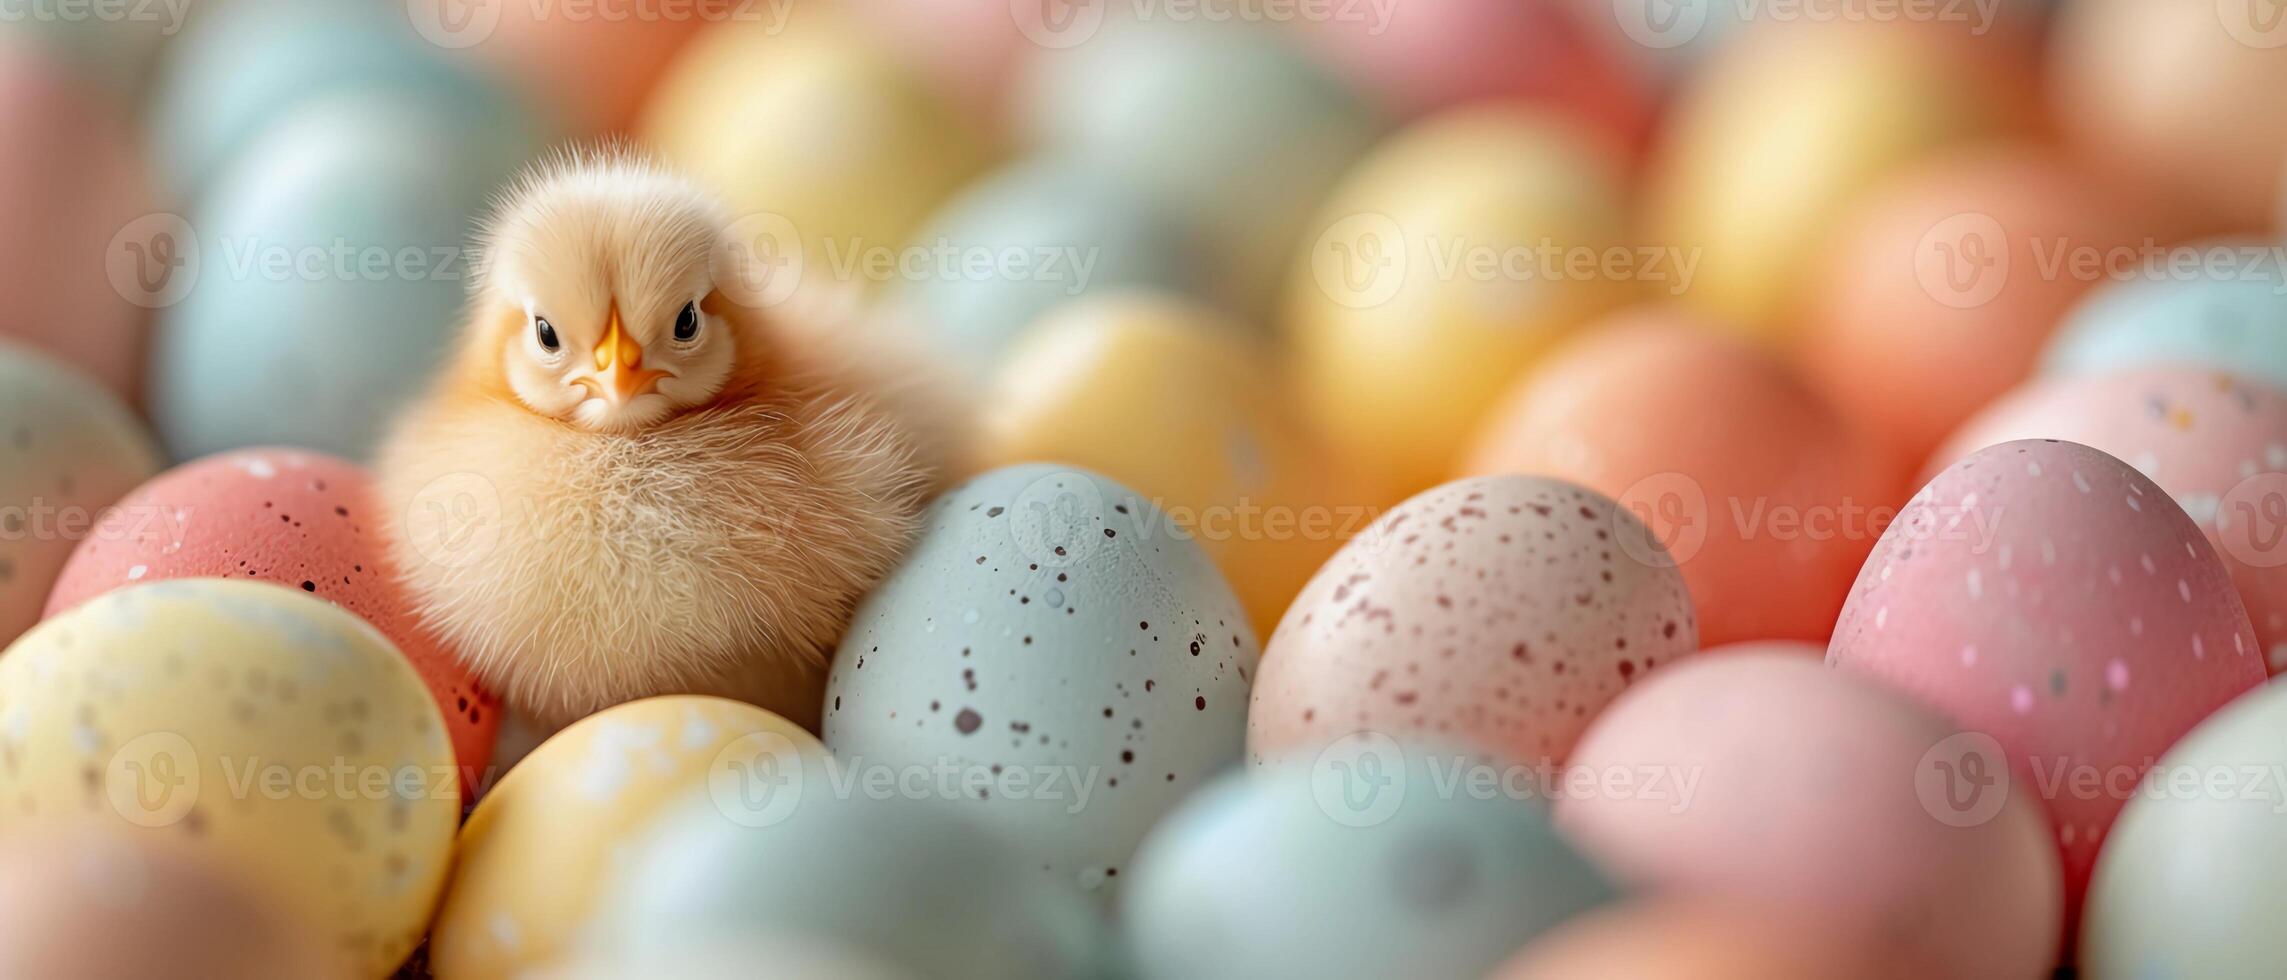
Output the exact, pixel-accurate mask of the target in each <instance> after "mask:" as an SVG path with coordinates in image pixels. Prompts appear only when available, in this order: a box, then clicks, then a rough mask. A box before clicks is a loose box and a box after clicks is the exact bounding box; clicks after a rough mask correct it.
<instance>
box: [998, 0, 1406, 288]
mask: <svg viewBox="0 0 2287 980" xmlns="http://www.w3.org/2000/svg"><path fill="white" fill-rule="evenodd" d="M1111 6H1113V7H1119V5H1111ZM1120 9H1124V8H1120ZM1098 22H1099V24H1098V26H1097V27H1096V28H1095V29H1094V31H1093V33H1090V34H1088V35H1086V39H1085V40H1084V41H1081V42H1080V43H1067V42H1070V41H1073V40H1076V39H1078V38H1079V37H1081V35H1080V34H1078V33H1076V32H1078V31H1080V30H1084V29H1085V27H1084V25H1082V26H1075V27H1074V28H1073V29H1072V31H1073V32H1072V33H1067V34H1065V35H1063V37H1062V38H1061V39H1060V40H1059V45H1060V49H1057V50H1050V51H1047V52H1044V55H1043V56H1042V57H1041V58H1039V59H1038V61H1037V63H1036V64H1035V65H1033V66H1032V69H1031V70H1030V71H1028V72H1027V73H1026V77H1025V78H1023V79H1022V80H1021V81H1020V85H1019V99H1018V110H1017V115H1018V124H1017V125H1018V129H1019V130H1020V131H1021V132H1022V133H1024V134H1025V135H1026V136H1027V137H1029V138H1031V139H1032V140H1034V141H1035V142H1036V143H1038V144H1039V145H1042V146H1047V147H1050V148H1053V149H1055V150H1058V151H1061V152H1066V153H1069V154H1071V155H1072V156H1073V158H1074V159H1076V160H1078V161H1080V162H1081V163H1083V164H1085V165H1086V166H1089V167H1091V168H1095V169H1098V170H1100V171H1102V172H1104V173H1106V174H1110V175H1112V176H1114V177H1117V178H1119V179H1121V180H1123V181H1126V182H1127V183H1129V184H1130V185H1132V186H1134V187H1137V188H1140V189H1142V190H1144V191H1146V192H1148V193H1150V194H1151V195H1153V198H1154V200H1155V201H1157V202H1158V203H1159V204H1160V205H1162V206H1164V207H1166V208H1168V209H1169V210H1170V212H1171V213H1173V214H1175V215H1178V216H1180V217H1181V218H1182V219H1183V220H1185V221H1187V222H1188V223H1189V224H1190V225H1191V226H1192V227H1193V228H1195V229H1196V230H1197V232H1198V234H1199V235H1200V239H1199V240H1200V242H1201V245H1202V248H1203V250H1204V253H1205V260H1206V262H1207V264H1206V265H1205V266H1204V267H1205V268H1207V269H1209V270H1212V272H1213V275H1214V282H1213V283H1212V286H1213V287H1214V289H1215V291H1216V293H1217V294H1218V296H1219V298H1221V299H1223V300H1224V301H1225V302H1226V303H1228V304H1229V305H1230V306H1231V307H1232V308H1233V309H1234V310H1236V311H1238V312H1240V313H1242V314H1245V315H1264V314H1267V313H1268V312H1270V309H1271V307H1272V305H1273V301H1274V299H1275V294H1276V292H1277V290H1278V287H1279V286H1280V285H1281V284H1282V283H1283V281H1284V274H1285V273H1286V272H1287V267H1288V265H1289V262H1290V260H1291V259H1292V257H1293V256H1294V255H1295V253H1296V252H1298V251H1299V250H1300V249H1301V248H1302V246H1304V245H1305V244H1306V243H1305V242H1304V241H1303V239H1304V238H1305V235H1304V231H1305V225H1306V224H1307V222H1308V221H1309V220H1310V217H1311V211H1312V210H1313V209H1314V208H1315V207H1316V206H1317V205H1318V203H1319V201H1320V199H1322V198H1324V197H1325V196H1326V193H1327V191H1328V190H1330V189H1331V188H1332V187H1333V184H1334V182H1335V180H1336V179H1337V178H1339V177H1340V176H1341V175H1342V172H1343V171H1344V170H1346V169H1348V167H1349V165H1350V164H1351V162H1352V161H1354V160H1356V159H1357V157H1358V156H1359V155H1360V154H1361V153H1363V152H1364V151H1365V149H1366V148H1367V146H1368V145H1370V144H1371V143H1372V142H1373V141H1374V139H1375V137H1376V136H1378V135H1379V134H1380V132H1381V130H1382V127H1383V121H1382V119H1381V118H1380V117H1379V115H1378V114H1377V113H1376V112H1374V111H1373V110H1372V109H1370V108H1368V106H1367V103H1366V102H1365V100H1364V99H1362V98H1360V97H1359V96H1358V94H1357V93H1355V92H1353V91H1351V90H1350V89H1349V88H1347V87H1346V86H1344V85H1343V84H1342V83H1341V82H1339V81H1338V80H1336V79H1335V78H1334V77H1333V76H1332V75H1331V74H1330V73H1329V72H1328V71H1327V70H1326V69H1325V68H1324V67H1322V66H1321V65H1320V64H1318V63H1317V62H1316V61H1314V60H1313V59H1311V58H1310V57H1309V56H1308V55H1307V54H1306V53H1304V52H1303V51H1301V50H1300V49H1299V48H1298V47H1297V46H1296V44H1295V39H1294V38H1293V37H1291V36H1289V34H1288V33H1287V32H1284V31H1280V30H1277V29H1275V28H1274V27H1273V25H1267V24H1259V23H1258V24H1242V23H1228V22H1209V21H1201V20H1194V19H1174V18H1155V19H1144V20H1137V19H1134V18H1132V17H1122V16H1119V15H1116V14H1115V15H1112V16H1099V18H1098Z"/></svg>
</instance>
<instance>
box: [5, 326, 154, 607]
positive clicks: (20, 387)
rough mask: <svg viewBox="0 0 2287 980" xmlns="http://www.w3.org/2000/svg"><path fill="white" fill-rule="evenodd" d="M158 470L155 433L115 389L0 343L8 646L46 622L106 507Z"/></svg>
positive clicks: (41, 357)
mask: <svg viewBox="0 0 2287 980" xmlns="http://www.w3.org/2000/svg"><path fill="white" fill-rule="evenodd" d="M158 469H159V452H158V450H157V449H156V448H155V447H153V446H152V445H151V437H150V436H149V435H147V434H145V433H144V431H143V427H142V425H141V424H140V423H138V422H136V421H135V417H134V416H132V415H130V414H128V411H127V407H126V406H124V405H121V404H119V401H118V399H116V398H114V397H113V396H112V395H111V393H110V392H107V391H105V390H103V388H102V387H100V386H98V385H97V384H96V383H95V382H94V381H93V380H91V379H89V378H86V377H84V376H82V375H81V374H79V373H78V372H77V371H74V370H72V369H70V368H67V367H65V366H63V365H62V364H59V363H57V362H55V361H53V360H50V359H49V358H47V357H46V356H44V355H41V354H35V353H33V352H31V351H29V350H26V349H25V348H22V347H17V346H14V345H11V344H6V343H0V643H8V642H11V641H13V640H15V639H16V637H17V635H18V634H21V633H22V632H24V630H26V629H29V628H31V625H32V624H33V623H36V622H38V621H39V619H40V607H41V606H42V605H43V604H45V603H46V602H47V599H48V589H49V588H50V587H51V586H53V585H54V584H55V580H56V576H57V575H59V574H61V573H62V572H63V567H64V562H65V561H66V560H67V559H69V558H70V557H71V553H72V548H73V547H74V546H76V545H77V544H78V542H79V540H80V539H81V538H83V537H85V536H86V535H87V534H89V533H90V532H91V531H92V530H93V529H94V526H95V524H96V519H97V517H99V516H100V514H101V512H102V510H103V508H105V507H109V506H111V504H112V503H114V502H116V501H117V500H118V499H119V498H120V497H122V496H125V495H126V493H127V492H128V491H129V490H133V489H134V488H135V486H136V485H137V484H139V483H142V482H143V481H144V480H146V479H148V478H150V476H151V474H153V473H156V472H158Z"/></svg>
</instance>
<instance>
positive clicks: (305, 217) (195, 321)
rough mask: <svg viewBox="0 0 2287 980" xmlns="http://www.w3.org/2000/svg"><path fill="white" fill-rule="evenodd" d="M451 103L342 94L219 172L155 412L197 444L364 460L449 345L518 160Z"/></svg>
mask: <svg viewBox="0 0 2287 980" xmlns="http://www.w3.org/2000/svg"><path fill="white" fill-rule="evenodd" d="M469 137H470V134H469V133H468V132H467V131H466V128H465V127H464V126H462V125H460V124H458V123H456V122H455V121H454V120H453V119H451V118H450V117H449V116H442V115H439V114H437V113H435V112H434V111H432V110H431V109H429V108H427V107H425V106H424V105H421V104H417V103H413V102H410V101H406V100H404V99H402V98H399V97H396V96H388V95H380V94H364V95H344V96H342V97H341V98H340V99H339V100H332V101H321V102H315V103H310V104H308V105H305V106H303V107H302V108H301V109H300V110H298V111H297V112H296V113H295V114H294V115H293V116H292V117H291V118H289V119H287V120H284V121H281V122H279V123H278V124H277V125H276V126H275V127H273V128H272V129H270V130H269V131H268V133H267V134H266V135H265V136H264V137H263V138H262V139H261V140H260V141H259V142H258V143H257V144H256V145H255V146H253V147H250V148H249V149H248V150H247V151H246V152H245V154H244V155H243V156H242V157H241V158H240V159H239V160H238V162H237V165H236V166H234V167H232V168H231V169H230V171H229V172H228V173H227V174H225V175H224V176H223V177H222V178H221V179H220V180H218V181H217V183H216V186H215V188H214V190H213V193H212V194H211V195H210V196H209V197H207V198H206V199H205V203H204V205H203V206H202V208H201V212H200V215H199V217H198V223H197V248H198V249H199V254H200V256H201V259H200V263H201V266H200V271H199V272H198V274H197V275H196V277H195V281H193V282H190V283H187V284H186V285H184V286H183V287H182V288H183V289H184V290H185V292H184V293H183V295H182V300H181V302H180V303H179V304H177V305H175V306H173V307H171V308H169V309H168V310H167V311H166V313H165V317H164V319H163V321H162V323H161V325H160V333H159V336H158V343H157V345H156V349H155V350H154V352H153V360H152V365H151V371H152V380H151V410H152V411H151V414H152V417H153V418H154V419H156V420H157V421H158V423H159V428H160V435H161V437H162V438H163V439H164V440H165V442H166V445H167V449H168V450H169V451H170V452H172V453H173V454H174V456H175V457H176V458H177V459H189V458H195V457H198V456H204V455H208V454H210V453H215V452H219V451H222V450H225V449H237V448H241V447H244V446H256V445H286V446H296V447H302V448H309V449H316V450H320V451H323V452H329V453H334V454H337V455H341V456H346V457H349V458H351V459H362V458H363V457H364V456H365V454H366V452H367V451H368V449H369V448H370V447H371V446H372V445H373V444H374V443H375V442H376V441H377V440H378V438H379V436H380V434H381V431H382V429H383V427H384V426H386V425H387V423H388V421H389V418H390V416H391V414H392V413H394V412H395V411H396V410H397V408H398V407H399V406H402V405H404V404H407V403H409V402H411V401H412V400H413V399H414V398H416V397H418V396H419V395H420V394H421V393H422V392H423V391H425V390H426V389H427V388H428V386H429V383H430V381H431V380H432V378H433V377H434V375H435V373H436V368H437V366H438V365H439V364H441V363H443V361H444V360H445V355H446V354H447V352H448V350H449V349H450V346H451V344H452V343H453V339H454V334H455V333H456V331H457V327H458V325H459V321H460V317H461V305H462V302H463V297H464V294H465V293H466V290H467V279H468V277H469V276H470V275H471V274H472V272H471V269H470V261H471V256H469V255H468V254H466V253H465V251H464V248H465V245H466V243H467V241H468V238H469V235H470V233H471V232H472V231H473V230H474V228H475V225H476V223H477V222H478V221H479V220H480V219H481V217H482V215H483V214H484V211H485V201H486V198H487V196H488V195H489V194H491V193H492V192H493V190H494V181H495V179H496V178H498V177H500V176H502V175H504V174H505V173H506V172H507V168H508V166H510V163H509V162H508V161H506V160H505V159H498V158H493V157H491V156H490V155H489V154H488V153H483V152H479V151H480V150H482V149H483V148H481V147H474V146H470V145H468V144H467V143H465V142H464V141H465V140H467V139H469Z"/></svg>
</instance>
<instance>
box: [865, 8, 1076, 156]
mask: <svg viewBox="0 0 2287 980" xmlns="http://www.w3.org/2000/svg"><path fill="white" fill-rule="evenodd" d="M845 6H846V7H848V8H849V10H850V11H851V12H853V13H855V14H856V15H857V16H858V18H859V20H860V21H861V22H862V23H863V24H864V25H865V26H866V28H867V29H868V30H869V31H871V32H873V34H874V36H876V37H878V38H880V39H881V42H882V43H883V44H884V45H885V46H888V47H890V48H894V49H895V50H896V51H897V52H898V54H899V55H901V56H902V57H903V58H904V59H905V60H907V61H908V62H911V63H913V64H915V65H916V66H918V67H920V68H921V69H922V70H923V71H926V72H927V73H928V75H929V79H930V81H931V83H932V84H933V86H934V87H935V88H936V89H937V90H939V91H942V92H945V93H947V94H948V95H951V96H952V97H953V98H954V100H955V101H956V102H957V103H958V104H959V105H960V106H961V107H962V108H963V109H964V110H966V111H967V112H968V113H969V114H971V115H973V116H976V117H978V118H979V119H981V120H984V121H986V122H988V123H990V124H992V125H995V126H998V125H999V124H1000V123H1002V122H1003V121H1004V120H1002V119H1000V118H999V116H1000V115H1001V114H1002V113H1003V112H1004V110H1005V108H1006V104H1007V99H1008V88H1009V83H1010V81H1011V80H1012V79H1013V78H1014V76H1015V75H1016V73H1017V70H1018V69H1019V68H1020V67H1021V66H1022V65H1024V64H1025V62H1026V55H1027V54H1028V53H1029V52H1030V51H1031V50H1032V47H1031V39H1030V38H1028V37H1027V36H1026V34H1025V27H1024V25H1023V24H1021V23H1020V15H1019V14H1018V11H1019V10H1021V9H1022V8H1016V7H1011V6H1008V5H1006V4H998V3H977V2H975V0H849V2H848V3H847V4H845ZM1041 9H1042V11H1043V12H1044V13H1045V12H1047V11H1048V10H1049V9H1050V8H1041Z"/></svg>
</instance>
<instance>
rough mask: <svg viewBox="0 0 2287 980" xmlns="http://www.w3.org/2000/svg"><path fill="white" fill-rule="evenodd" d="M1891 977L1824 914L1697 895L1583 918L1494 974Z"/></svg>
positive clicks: (1718, 979) (1670, 979) (1524, 978)
mask: <svg viewBox="0 0 2287 980" xmlns="http://www.w3.org/2000/svg"><path fill="white" fill-rule="evenodd" d="M1814 907H1815V906H1814ZM1885 970H1887V971H1888V972H1885ZM1892 976H1895V977H1896V978H1897V980H1906V975H1905V974H1903V973H1902V971H1899V970H1898V969H1897V968H1896V966H1895V965H1894V964H1889V963H1885V962H1883V960H1882V958H1881V957H1879V956H1875V955H1872V954H1870V953H1868V952H1867V951H1866V950H1865V949H1863V948H1854V946H1853V944H1851V943H1850V942H1848V941H1846V939H1845V937H1844V936H1841V935H1838V934H1837V933H1836V932H1835V930H1834V923H1833V921H1832V917H1830V916H1826V915H1823V914H1821V913H1819V912H1816V911H1811V910H1810V909H1805V908H1796V907H1791V906H1788V905H1786V904H1784V903H1772V902H1741V901H1739V900H1738V899H1737V898H1736V897H1735V896H1726V897H1723V898H1713V897H1708V896H1695V897H1668V898H1646V899H1639V900H1637V901H1633V902H1628V903H1625V904H1621V905H1617V906H1614V907H1612V908H1609V909H1602V910H1598V911H1595V912H1591V913H1589V914H1587V915H1584V916H1581V917H1580V918H1579V919H1576V920H1574V921H1572V922H1568V923H1565V924H1564V925H1562V926H1559V927H1557V928H1556V930H1555V931H1553V932H1550V933H1548V934H1546V935H1544V936H1542V937H1541V938H1540V939H1539V940H1538V941H1537V942H1535V943H1533V944H1532V945H1530V946H1527V947H1525V950H1524V952H1522V953H1520V954H1518V956H1517V957H1516V958H1515V959H1513V960H1510V961H1509V963H1508V965H1506V966H1504V967H1502V968H1501V970H1500V971H1499V972H1497V973H1495V974H1493V977H1492V980H1582V978H1585V977H1626V978H1628V980H1831V978H1835V977H1868V978H1872V977H1892Z"/></svg>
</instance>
